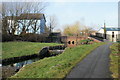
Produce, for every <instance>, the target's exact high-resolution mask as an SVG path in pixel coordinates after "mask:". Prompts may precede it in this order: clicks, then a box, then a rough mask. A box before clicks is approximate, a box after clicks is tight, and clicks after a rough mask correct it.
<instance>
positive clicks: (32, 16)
mask: <svg viewBox="0 0 120 80" xmlns="http://www.w3.org/2000/svg"><path fill="white" fill-rule="evenodd" d="M6 18H7V19H18V20H23V19H28V20H29V19H42V18H43V19H45V16H44V14H42V13H25V14H21V15H20V16H6ZM45 21H46V19H45Z"/></svg>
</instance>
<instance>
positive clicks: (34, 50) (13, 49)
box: [2, 42, 60, 59]
mask: <svg viewBox="0 0 120 80" xmlns="http://www.w3.org/2000/svg"><path fill="white" fill-rule="evenodd" d="M56 45H60V44H57V43H34V42H3V43H2V59H6V58H11V57H19V56H26V55H31V54H38V53H39V51H40V49H41V48H42V47H45V46H56Z"/></svg>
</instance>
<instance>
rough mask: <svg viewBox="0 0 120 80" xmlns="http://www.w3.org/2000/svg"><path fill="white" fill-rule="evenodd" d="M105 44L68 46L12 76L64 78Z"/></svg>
mask: <svg viewBox="0 0 120 80" xmlns="http://www.w3.org/2000/svg"><path fill="white" fill-rule="evenodd" d="M103 44H105V43H94V44H90V45H81V46H77V47H73V48H66V49H65V51H64V52H63V53H62V54H60V55H58V56H55V57H49V58H44V59H42V60H39V61H37V62H34V63H32V64H30V65H26V66H25V67H23V68H21V70H20V71H19V72H18V73H17V74H16V75H14V76H12V77H11V78H64V77H65V76H66V75H67V74H68V73H69V72H70V70H71V69H72V68H73V67H74V66H75V65H76V64H77V63H78V62H80V61H81V60H82V59H83V58H84V57H85V56H86V55H88V54H89V53H90V52H91V51H92V50H94V49H95V48H96V47H98V46H100V45H103Z"/></svg>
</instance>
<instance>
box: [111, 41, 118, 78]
mask: <svg viewBox="0 0 120 80" xmlns="http://www.w3.org/2000/svg"><path fill="white" fill-rule="evenodd" d="M119 48H120V43H114V44H113V45H112V46H110V49H111V54H110V59H111V60H110V71H111V72H112V77H113V78H118V76H120V74H119V72H118V71H119V69H120V66H119V65H120V61H119V59H120V49H119Z"/></svg>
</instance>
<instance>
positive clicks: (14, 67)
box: [0, 50, 64, 78]
mask: <svg viewBox="0 0 120 80" xmlns="http://www.w3.org/2000/svg"><path fill="white" fill-rule="evenodd" d="M63 51H64V50H50V53H52V54H51V56H50V57H52V56H56V55H58V54H61V53H62V52H63ZM38 60H40V58H39V57H36V58H34V59H29V60H25V61H22V62H17V63H13V64H9V65H2V64H0V67H2V77H3V78H7V77H10V76H12V75H15V74H16V73H17V72H18V71H19V70H20V69H21V68H22V67H24V66H25V65H29V64H31V63H33V62H36V61H38Z"/></svg>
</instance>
